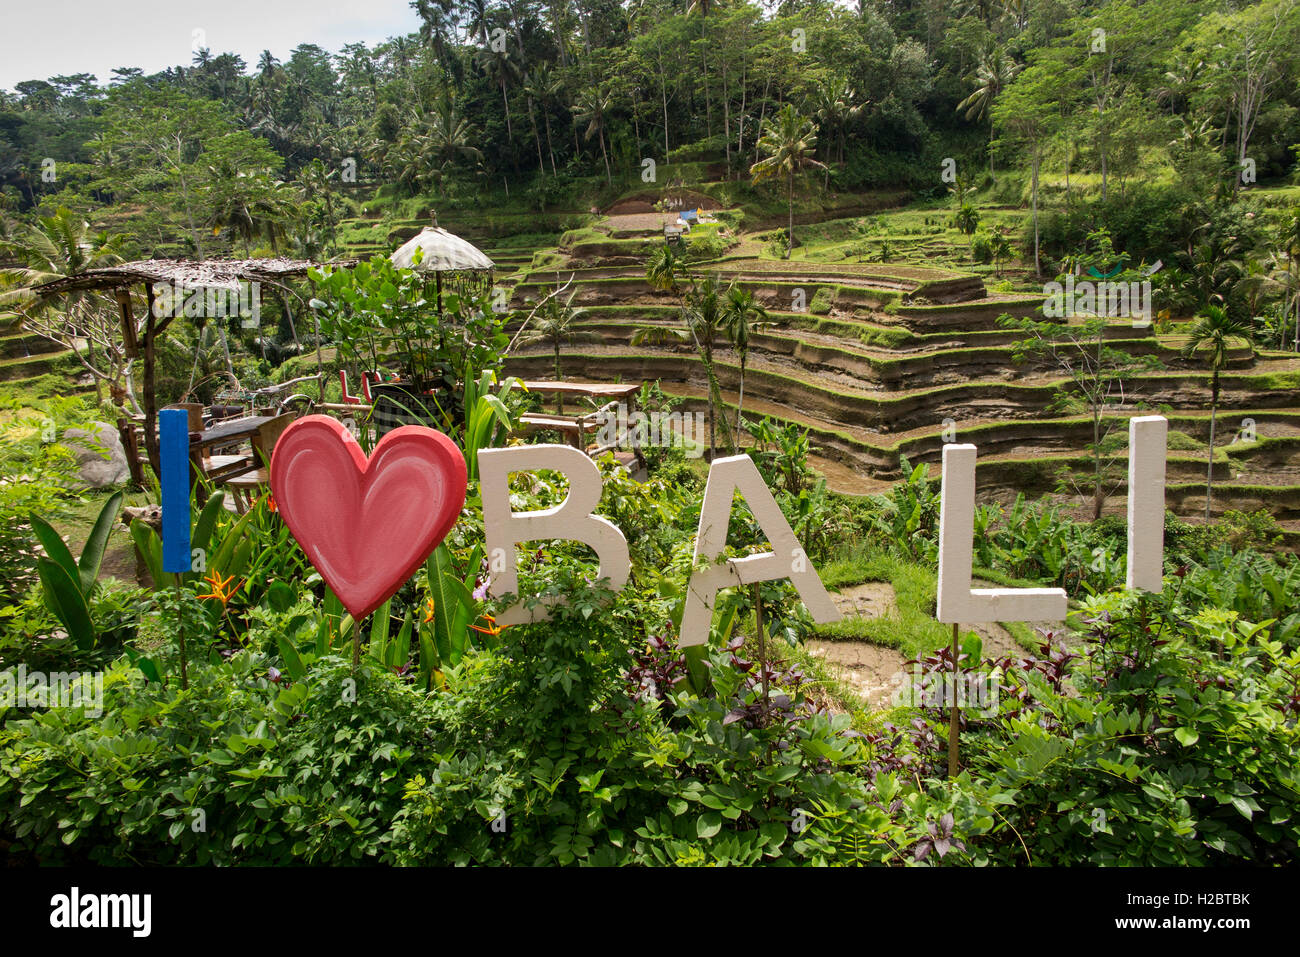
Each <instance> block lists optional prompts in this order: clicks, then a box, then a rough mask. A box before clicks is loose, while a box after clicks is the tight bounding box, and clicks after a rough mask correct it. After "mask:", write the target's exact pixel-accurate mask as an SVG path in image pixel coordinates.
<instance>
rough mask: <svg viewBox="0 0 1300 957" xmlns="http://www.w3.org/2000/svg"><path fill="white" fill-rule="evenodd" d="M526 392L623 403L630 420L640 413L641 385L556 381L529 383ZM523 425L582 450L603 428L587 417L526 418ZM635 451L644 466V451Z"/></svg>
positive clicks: (546, 380)
mask: <svg viewBox="0 0 1300 957" xmlns="http://www.w3.org/2000/svg"><path fill="white" fill-rule="evenodd" d="M524 388H525V389H527V390H528V391H529V392H541V393H544V394H549V395H556V396H562V397H569V398H581V399H597V400H600V399H605V400H610V401H615V402H622V403H625V404H626V405H627V414H628V416H631V415H632V413H633V412H635V411H636V397H637V396H638V395H639V394H640V392H641V386H640V385H639V384H636V385H633V384H631V383H627V382H558V381H555V380H552V379H534V380H531V381H525V382H524ZM521 421H522V422H523V423H524V424H525V425H526V426H531V427H532V428H534V429H547V428H549V429H554V430H555V431H558V432H560V433H562V434H564V435H567V436H568V437H569V438H570V439H571V441H574V444H575V445H576V446H577V447H578V448H580V449H584V448H585V445H586V434H587V432H588V431H589V430H594V429H596V428H599V426H595V425H594V424H593V423H592V422H591V420H590V418H589V417H588V416H585V415H582V416H573V417H571V418H570V417H568V416H561V415H558V414H555V415H552V414H550V413H545V414H542V415H525V416H522V417H521ZM632 451H633V452H634V453H635V454H636V459H637V462H638V463H639V464H640V465H642V466H644V465H645V456H644V454H643V453H642V451H641V449H640V447H636V448H634V449H633V450H632Z"/></svg>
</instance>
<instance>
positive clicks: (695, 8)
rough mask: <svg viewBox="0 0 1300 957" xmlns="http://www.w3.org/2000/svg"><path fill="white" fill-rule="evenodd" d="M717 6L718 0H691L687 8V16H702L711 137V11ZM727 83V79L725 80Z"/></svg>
mask: <svg viewBox="0 0 1300 957" xmlns="http://www.w3.org/2000/svg"><path fill="white" fill-rule="evenodd" d="M716 5H717V0H691V2H690V5H689V6H688V7H687V8H686V16H688V17H689V16H691V14H693V13H698V14H699V15H700V39H701V40H702V41H704V42H703V43H701V44H700V50H701V53H702V55H703V57H704V110H705V117H706V126H705V128H706V130H707V131H708V134H709V135H710V136H712V135H713V100H712V98H711V97H710V94H709V37H708V29H709V11H710V10H712V9H713V8H714V7H715V6H716ZM723 82H726V81H725V78H724V80H723Z"/></svg>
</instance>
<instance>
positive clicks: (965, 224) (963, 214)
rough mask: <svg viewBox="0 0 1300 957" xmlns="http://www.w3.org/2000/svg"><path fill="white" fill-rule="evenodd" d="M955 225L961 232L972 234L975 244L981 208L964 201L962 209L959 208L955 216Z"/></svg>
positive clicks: (972, 240)
mask: <svg viewBox="0 0 1300 957" xmlns="http://www.w3.org/2000/svg"><path fill="white" fill-rule="evenodd" d="M953 225H954V226H956V227H957V230H958V231H959V232H962V233H965V234H966V235H967V236H970V237H971V242H972V244H973V243H974V241H975V240H974V236H975V230H977V229H978V228H979V225H980V214H979V210H978V209H976V208H975V206H974V205H973V204H972V203H962V204H961V209H959V210H957V215H956V216H955V217H954V218H953Z"/></svg>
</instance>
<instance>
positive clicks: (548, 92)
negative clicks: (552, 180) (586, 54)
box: [524, 63, 564, 176]
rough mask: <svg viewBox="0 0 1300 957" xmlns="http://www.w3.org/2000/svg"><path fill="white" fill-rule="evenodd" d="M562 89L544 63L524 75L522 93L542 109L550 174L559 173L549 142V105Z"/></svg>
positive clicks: (552, 147)
mask: <svg viewBox="0 0 1300 957" xmlns="http://www.w3.org/2000/svg"><path fill="white" fill-rule="evenodd" d="M563 89H564V83H563V81H562V80H560V79H559V78H558V77H556V76H554V75H553V74H552V73H551V71H550V68H549V67H547V66H546V64H544V63H543V64H542V65H540V66H538V67H535V68H534V69H533V70H532V72H530V73H529V74H528V75H527V76H526V77H524V94H525V95H526V96H527V97H528V98H529V100H536V101H537V107H538V109H540V110H541V111H542V123H543V125H544V126H545V128H546V152H547V153H549V154H550V157H551V175H552V176H557V175H559V174H558V173H557V172H556V170H555V147H554V146H553V145H552V144H551V112H550V109H549V107H550V105H551V103H553V102H555V100H556V98H558V97H559V95H560V91H561V90H563ZM530 115H531V114H530ZM539 152H540V148H539Z"/></svg>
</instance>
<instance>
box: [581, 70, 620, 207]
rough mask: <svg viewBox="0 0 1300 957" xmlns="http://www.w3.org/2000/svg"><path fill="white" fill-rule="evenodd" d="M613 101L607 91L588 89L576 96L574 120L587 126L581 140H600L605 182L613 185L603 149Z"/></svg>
mask: <svg viewBox="0 0 1300 957" xmlns="http://www.w3.org/2000/svg"><path fill="white" fill-rule="evenodd" d="M613 105H614V99H613V97H612V96H611V95H610V92H609V90H608V89H604V88H588V89H586V90H583V91H582V93H581V94H579V96H578V102H577V104H576V112H575V115H574V119H575V120H576V121H577V123H578V124H579V125H582V124H583V123H585V124H587V130H586V132H585V133H583V139H587V140H590V139H591V138H592V137H593V136H595V137H597V138H598V139H599V140H600V155H601V156H603V157H604V159H605V182H606V183H608V184H609V185H610V186H613V185H614V176H613V174H612V173H611V172H610V168H609V152H608V151H607V150H606V149H605V118H606V117H607V116H608V115H609V111H610V110H611V109H612V108H613Z"/></svg>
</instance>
